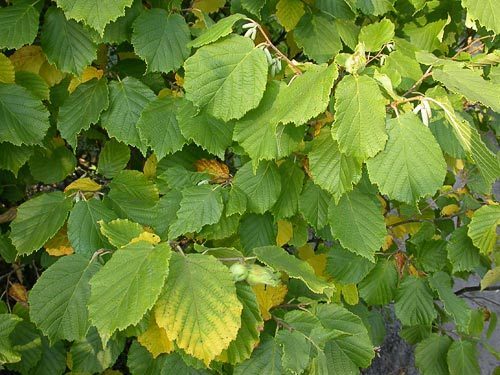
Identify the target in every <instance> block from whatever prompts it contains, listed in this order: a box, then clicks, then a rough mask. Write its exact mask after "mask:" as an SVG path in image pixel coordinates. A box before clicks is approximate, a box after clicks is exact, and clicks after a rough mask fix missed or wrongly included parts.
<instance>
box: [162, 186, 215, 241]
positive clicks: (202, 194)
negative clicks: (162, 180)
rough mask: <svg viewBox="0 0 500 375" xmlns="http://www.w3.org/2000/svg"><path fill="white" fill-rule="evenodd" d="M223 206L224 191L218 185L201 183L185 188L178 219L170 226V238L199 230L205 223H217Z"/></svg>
mask: <svg viewBox="0 0 500 375" xmlns="http://www.w3.org/2000/svg"><path fill="white" fill-rule="evenodd" d="M223 208H224V203H223V202H222V192H221V189H220V188H219V186H218V185H215V186H214V185H199V186H193V187H189V188H186V189H184V190H183V191H182V199H181V202H180V208H179V211H177V220H176V221H174V222H173V223H172V224H171V226H170V230H169V238H175V237H178V236H179V235H181V234H184V233H190V232H199V231H200V230H201V228H203V226H204V225H207V224H215V223H217V222H218V221H219V220H220V218H221V215H222V210H223Z"/></svg>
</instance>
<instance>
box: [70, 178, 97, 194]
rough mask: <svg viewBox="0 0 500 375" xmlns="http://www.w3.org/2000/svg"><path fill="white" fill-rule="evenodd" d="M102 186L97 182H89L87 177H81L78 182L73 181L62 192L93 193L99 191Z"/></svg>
mask: <svg viewBox="0 0 500 375" xmlns="http://www.w3.org/2000/svg"><path fill="white" fill-rule="evenodd" d="M101 188H102V186H101V185H99V184H98V183H97V182H95V181H93V180H91V179H90V178H89V177H83V178H80V179H78V180H75V181H73V182H72V183H71V184H69V185H68V186H66V188H65V189H64V192H65V193H67V192H68V191H71V190H80V191H90V192H95V191H99V190H101Z"/></svg>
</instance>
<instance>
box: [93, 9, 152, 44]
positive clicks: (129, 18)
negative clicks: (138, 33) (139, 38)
mask: <svg viewBox="0 0 500 375" xmlns="http://www.w3.org/2000/svg"><path fill="white" fill-rule="evenodd" d="M142 11H144V6H143V4H142V1H140V0H134V1H133V3H132V6H131V7H130V8H126V9H125V15H123V16H121V17H118V18H117V19H116V20H115V21H112V22H110V23H108V24H107V25H106V28H105V29H104V35H103V37H102V40H103V42H104V43H115V44H120V43H122V42H125V41H130V39H131V38H132V25H133V23H134V21H135V19H136V18H137V17H138V16H139V15H140V14H141V12H142Z"/></svg>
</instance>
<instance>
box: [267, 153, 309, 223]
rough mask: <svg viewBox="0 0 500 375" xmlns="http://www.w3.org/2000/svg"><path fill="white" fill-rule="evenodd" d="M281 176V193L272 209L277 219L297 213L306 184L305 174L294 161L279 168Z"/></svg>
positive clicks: (286, 162) (284, 163) (287, 162)
mask: <svg viewBox="0 0 500 375" xmlns="http://www.w3.org/2000/svg"><path fill="white" fill-rule="evenodd" d="M279 172H280V175H281V193H280V196H279V198H278V200H277V201H276V203H275V204H274V207H273V209H272V211H273V214H274V216H275V217H276V218H277V219H283V218H288V217H291V216H293V215H295V214H296V213H297V210H298V208H299V197H300V192H301V191H302V185H303V183H304V172H302V169H301V168H299V166H298V165H297V164H295V163H293V162H292V161H289V160H288V161H285V162H283V163H282V164H280V166H279Z"/></svg>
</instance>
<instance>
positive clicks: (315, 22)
mask: <svg viewBox="0 0 500 375" xmlns="http://www.w3.org/2000/svg"><path fill="white" fill-rule="evenodd" d="M293 36H294V37H295V41H296V42H297V45H298V46H299V47H300V48H302V49H303V50H304V54H306V55H307V56H308V57H310V58H311V59H313V60H314V61H316V62H317V63H318V64H321V63H325V62H328V61H330V60H332V59H333V58H334V57H335V55H336V54H337V53H338V52H339V51H340V50H341V49H342V42H341V41H340V36H339V33H338V31H337V27H336V26H335V22H334V21H333V19H332V18H331V17H329V16H327V15H326V14H321V13H316V14H312V13H309V14H306V15H305V16H303V17H302V18H301V19H300V21H299V23H298V25H297V26H296V28H295V30H294V31H293Z"/></svg>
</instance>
